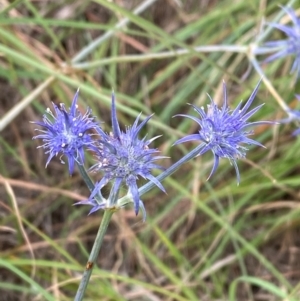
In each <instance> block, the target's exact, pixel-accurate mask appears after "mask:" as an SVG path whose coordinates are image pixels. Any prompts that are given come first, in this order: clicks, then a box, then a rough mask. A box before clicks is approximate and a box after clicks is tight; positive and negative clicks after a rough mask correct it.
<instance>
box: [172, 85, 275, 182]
mask: <svg viewBox="0 0 300 301" xmlns="http://www.w3.org/2000/svg"><path fill="white" fill-rule="evenodd" d="M258 88H259V83H258V85H257V86H256V88H255V89H254V91H253V92H252V94H251V95H250V97H249V99H248V101H247V102H246V104H245V105H244V107H243V108H242V102H240V103H239V104H238V106H237V107H236V108H235V109H234V110H233V111H232V110H230V108H229V107H228V102H227V92H226V85H225V83H223V91H224V100H223V106H222V107H221V108H219V107H218V106H217V105H216V104H215V102H214V101H213V99H212V98H211V97H210V96H209V98H210V104H209V105H208V106H207V110H206V111H205V110H204V108H203V107H201V108H198V107H196V106H194V105H192V107H193V108H194V110H195V111H196V112H197V113H198V114H199V116H200V118H198V117H194V116H191V115H185V114H180V115H177V116H183V117H187V118H190V119H192V120H194V121H195V122H196V123H198V125H199V127H200V129H199V131H198V133H196V134H191V135H188V136H185V137H183V138H181V139H179V140H178V141H176V143H175V144H179V143H184V142H189V141H200V142H201V143H202V144H201V145H202V148H201V150H200V152H199V153H198V156H200V155H202V154H204V153H206V152H207V151H212V153H213V155H214V163H213V167H212V170H211V172H210V175H209V177H208V179H209V178H210V177H211V176H212V174H213V173H214V172H215V171H216V170H217V168H218V165H219V161H220V158H227V159H228V160H229V161H230V163H231V164H232V165H233V166H234V168H235V171H236V175H237V182H238V183H239V182H240V174H239V169H238V166H237V163H236V161H237V159H240V158H245V157H246V152H247V150H248V149H247V148H246V147H245V146H243V145H242V144H248V145H251V144H253V145H258V146H262V147H263V145H262V144H260V143H259V142H257V141H255V140H253V139H250V138H248V136H249V135H252V134H253V130H250V129H249V128H250V127H253V126H257V125H260V124H272V123H273V122H269V121H259V122H248V119H249V118H250V117H251V116H252V115H254V114H255V113H256V112H257V111H258V110H259V109H260V108H261V107H262V106H263V104H261V105H259V106H257V107H256V108H254V109H252V110H250V111H249V112H247V111H248V109H249V107H250V106H251V104H252V102H253V100H254V98H255V96H256V93H257V91H258Z"/></svg>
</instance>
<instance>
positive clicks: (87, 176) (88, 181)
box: [77, 163, 95, 192]
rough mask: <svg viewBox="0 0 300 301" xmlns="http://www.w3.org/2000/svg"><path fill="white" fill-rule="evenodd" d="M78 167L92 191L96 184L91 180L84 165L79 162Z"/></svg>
mask: <svg viewBox="0 0 300 301" xmlns="http://www.w3.org/2000/svg"><path fill="white" fill-rule="evenodd" d="M77 167H78V169H79V172H80V174H81V176H82V178H83V180H84V182H85V184H86V186H87V187H88V189H89V190H90V192H92V191H93V190H94V188H95V185H94V183H93V181H92V180H91V178H90V176H89V175H88V173H87V172H86V170H85V168H84V166H83V165H81V164H78V163H77Z"/></svg>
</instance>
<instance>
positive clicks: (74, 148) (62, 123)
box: [33, 90, 102, 175]
mask: <svg viewBox="0 0 300 301" xmlns="http://www.w3.org/2000/svg"><path fill="white" fill-rule="evenodd" d="M78 94H79V90H78V91H77V92H76V94H75V96H74V98H73V101H72V104H71V108H70V109H69V111H67V110H66V108H65V106H64V104H60V105H56V104H54V103H52V104H53V108H54V112H55V114H53V113H52V111H51V110H50V109H49V108H48V109H47V110H46V114H44V116H43V121H42V122H40V121H35V122H33V123H34V124H37V125H39V126H41V127H42V128H43V129H37V131H39V132H41V133H40V134H39V135H37V136H35V137H33V139H42V140H43V142H44V144H43V145H41V146H39V148H40V147H42V148H43V149H45V153H46V154H48V159H47V162H46V167H47V166H48V164H49V162H50V161H51V159H52V158H53V157H54V156H57V155H58V154H61V158H60V159H61V163H63V164H64V161H63V160H62V157H63V156H66V157H67V159H68V164H69V174H70V175H72V174H73V172H74V166H75V162H77V163H78V164H84V150H85V149H89V150H92V151H97V147H96V141H95V140H94V139H93V138H92V136H93V133H92V131H93V130H97V132H99V131H100V132H102V130H101V129H100V127H99V125H98V123H97V122H96V121H95V117H93V116H92V115H91V110H90V109H89V108H88V109H87V111H86V113H85V114H82V113H81V112H80V111H79V110H78V106H77V100H78Z"/></svg>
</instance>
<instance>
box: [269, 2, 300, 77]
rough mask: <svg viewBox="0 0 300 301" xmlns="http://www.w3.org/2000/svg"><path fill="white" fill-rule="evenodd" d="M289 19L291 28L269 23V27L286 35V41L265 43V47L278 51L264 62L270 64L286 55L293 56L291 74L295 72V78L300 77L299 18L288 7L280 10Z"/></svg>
mask: <svg viewBox="0 0 300 301" xmlns="http://www.w3.org/2000/svg"><path fill="white" fill-rule="evenodd" d="M282 9H283V10H284V11H285V12H286V13H287V14H288V15H289V16H290V18H291V20H292V22H293V26H286V25H281V24H277V23H271V24H270V26H272V27H274V28H277V29H279V30H281V31H282V32H283V33H285V34H286V36H287V39H285V40H279V41H269V42H266V43H265V46H266V47H271V48H273V47H274V48H276V49H277V48H279V50H278V51H277V52H276V53H274V54H272V55H271V56H269V57H268V58H267V59H266V60H265V62H266V63H268V62H271V61H274V60H276V59H278V58H281V57H286V56H288V55H294V56H295V61H294V63H293V65H292V69H291V72H294V71H296V72H297V76H298V77H299V76H300V18H297V15H296V14H295V12H294V11H293V9H291V8H289V7H283V8H282Z"/></svg>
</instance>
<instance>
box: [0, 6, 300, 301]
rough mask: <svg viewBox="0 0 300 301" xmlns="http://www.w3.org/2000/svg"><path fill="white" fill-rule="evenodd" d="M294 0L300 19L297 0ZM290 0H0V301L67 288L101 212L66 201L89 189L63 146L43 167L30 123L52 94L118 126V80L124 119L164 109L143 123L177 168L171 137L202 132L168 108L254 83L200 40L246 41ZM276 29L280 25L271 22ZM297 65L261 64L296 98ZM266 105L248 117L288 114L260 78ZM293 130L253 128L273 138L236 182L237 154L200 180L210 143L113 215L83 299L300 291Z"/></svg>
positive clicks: (238, 61) (72, 286)
mask: <svg viewBox="0 0 300 301" xmlns="http://www.w3.org/2000/svg"><path fill="white" fill-rule="evenodd" d="M292 2H293V7H294V8H295V9H297V8H298V11H297V12H298V16H299V7H300V2H299V0H297V1H292ZM287 3H288V2H287V1H284V0H282V1H277V0H272V1H266V0H253V1H243V0H236V1H232V0H222V1H217V0H215V1H214V0H211V1H207V0H143V1H142V0H114V1H107V0H94V1H79V0H75V1H69V0H64V1H50V0H49V1H46V0H44V1H33V0H31V1H30V0H16V1H7V0H1V1H0V24H1V26H0V65H1V68H0V89H1V93H0V117H1V119H0V131H1V136H0V207H1V209H0V217H1V219H0V292H1V293H0V300H3V301H14V300H35V301H38V300H56V301H58V300H61V301H64V300H72V299H73V297H74V295H75V292H76V290H77V287H78V283H79V280H80V278H81V275H82V272H83V270H84V266H85V263H86V260H87V257H88V254H89V251H90V250H91V247H92V244H93V241H94V238H95V234H96V232H97V229H98V226H99V223H100V221H101V216H102V212H97V213H95V214H92V215H90V216H87V213H88V210H89V208H87V207H85V206H82V207H74V206H72V205H73V204H74V203H75V202H77V201H79V200H84V199H86V198H87V196H88V195H89V192H88V190H87V188H86V187H85V185H84V183H83V181H82V179H81V178H80V176H79V173H77V172H76V173H75V174H74V175H73V176H72V177H70V176H69V175H68V169H67V167H66V166H64V165H62V164H61V163H60V159H59V156H58V157H57V158H54V159H53V160H52V161H51V163H50V164H49V166H48V168H47V169H45V162H46V155H44V153H43V150H42V149H37V147H38V146H39V145H40V144H41V141H36V140H34V141H32V137H33V136H34V135H35V131H34V129H35V127H36V126H34V125H33V124H30V123H29V121H36V120H41V119H42V114H43V113H44V111H45V109H46V108H47V107H51V101H52V102H55V103H61V102H63V103H65V104H66V106H67V107H69V105H70V103H71V100H72V97H73V95H74V94H75V91H76V90H77V88H78V87H79V88H80V101H79V105H80V110H82V111H83V112H84V111H85V110H86V107H87V106H89V107H91V108H92V110H93V114H94V115H96V116H98V117H99V120H100V121H103V122H104V123H103V127H104V128H105V129H106V130H107V131H109V128H110V117H109V115H110V97H111V91H112V89H114V90H115V92H116V96H117V100H118V110H119V112H118V116H119V120H120V123H121V124H123V125H124V126H125V125H130V124H132V122H133V120H134V119H135V118H136V116H137V114H138V113H139V112H141V111H142V112H143V114H145V115H149V114H151V113H155V116H154V117H153V118H152V120H151V122H149V124H148V127H147V135H148V137H153V136H156V135H163V136H162V137H161V138H160V139H158V140H156V142H155V145H154V146H155V147H157V148H158V149H159V150H160V151H161V153H162V154H164V155H166V156H169V157H170V159H167V160H164V161H162V162H161V164H162V165H164V166H165V167H168V166H170V165H171V164H172V162H175V161H176V160H178V159H180V158H181V157H182V156H183V155H184V154H185V153H187V152H188V151H189V150H191V149H192V148H193V147H195V144H194V143H186V144H184V145H180V146H176V147H172V144H173V143H174V142H175V141H176V140H177V139H178V138H180V137H182V135H185V134H187V133H193V132H195V131H196V130H197V124H196V123H195V122H193V121H191V120H189V119H184V118H180V117H177V118H171V117H172V116H173V115H176V114H180V113H189V114H195V113H194V112H193V111H192V110H191V108H190V106H188V105H187V103H193V104H195V105H197V106H206V104H207V103H208V102H209V99H208V96H207V93H209V94H210V95H211V96H212V97H213V98H214V100H215V101H216V102H218V103H220V104H221V103H222V99H223V95H222V81H223V80H225V82H226V84H227V88H228V97H229V103H230V106H232V107H234V106H236V105H237V103H239V102H240V100H247V98H248V97H249V95H250V93H251V92H252V90H253V89H254V87H255V85H256V84H257V82H258V81H259V79H260V75H258V74H257V72H256V71H255V70H254V69H253V68H252V67H251V64H250V63H249V60H248V58H247V56H246V55H245V54H243V53H240V54H239V53H230V52H221V51H220V52H214V53H199V52H197V51H195V50H193V47H197V46H205V45H212V44H213V45H218V44H228V45H236V44H238V45H249V44H250V43H252V42H254V41H255V38H256V37H257V36H258V35H259V33H260V31H261V30H262V29H263V28H266V27H263V24H264V21H272V20H273V19H274V18H276V16H277V15H278V13H280V11H281V9H280V7H279V6H278V5H279V4H281V5H287ZM136 8H138V12H136V13H134V11H135V10H136ZM124 20H125V21H124ZM126 20H127V21H126ZM282 20H283V21H282V22H286V23H287V22H289V18H288V17H285V18H283V19H282ZM270 38H272V39H273V40H274V39H279V38H284V36H282V35H281V34H280V32H278V31H276V30H275V31H274V32H272V33H271V35H270ZM176 49H187V50H188V51H187V53H186V54H184V55H179V54H176V53H175V52H174V50H176ZM163 51H164V52H166V53H165V54H162V52H163ZM153 54H155V55H153ZM262 59H263V57H262V58H259V60H262ZM291 63H292V59H286V60H284V59H282V60H278V61H275V62H273V63H270V64H269V65H263V66H262V67H263V69H264V71H265V73H266V76H267V78H268V79H269V80H270V82H271V83H272V84H273V86H274V89H275V91H276V92H277V93H278V95H280V96H281V97H282V98H283V99H284V100H285V102H286V103H287V104H288V105H289V106H290V107H291V108H297V106H298V108H299V105H298V102H297V100H296V98H295V94H296V93H300V85H299V83H297V82H295V77H294V76H293V75H291V74H290V73H289V70H290V67H291ZM261 103H265V105H264V107H263V108H262V109H261V110H260V111H259V112H258V113H257V114H256V115H255V116H254V117H253V118H252V120H251V121H258V120H280V119H282V118H286V113H285V112H284V111H283V110H282V109H281V108H280V107H279V105H278V103H277V102H276V99H275V97H274V92H272V91H271V90H270V87H268V86H266V85H265V84H264V83H262V84H261V87H260V90H259V93H258V95H257V97H256V100H255V102H254V104H253V106H257V105H259V104H261ZM295 129H297V124H285V125H280V126H260V127H257V128H256V130H255V135H254V136H253V138H254V139H256V140H258V141H260V142H261V143H262V144H264V145H265V146H266V149H263V148H258V147H251V149H250V150H249V152H248V157H247V159H246V160H240V161H239V162H238V164H239V168H240V172H241V183H240V185H237V183H236V175H235V171H234V168H233V167H232V166H231V165H230V164H229V161H228V160H221V164H220V167H219V169H218V170H217V172H216V173H215V174H214V175H213V177H212V178H211V179H210V180H209V181H206V179H207V176H208V175H209V173H210V170H211V167H212V162H213V161H212V159H213V158H212V154H211V153H207V154H205V155H204V156H201V157H199V158H197V159H196V160H193V161H191V162H189V163H187V164H185V165H184V166H183V167H182V168H181V169H180V170H178V171H177V172H176V173H175V174H174V175H173V176H172V177H171V178H168V179H166V180H165V181H164V182H163V185H164V187H165V188H166V190H167V192H168V194H164V193H162V192H161V191H159V190H158V189H154V190H152V191H151V192H149V193H147V194H146V195H144V196H143V200H144V203H145V207H146V210H147V214H148V218H147V221H146V222H145V223H143V222H142V218H141V216H140V215H139V216H138V217H136V216H135V214H134V210H133V209H132V208H126V209H124V210H120V211H119V212H117V213H116V214H114V217H113V220H112V222H111V224H110V226H109V229H108V233H107V235H106V237H105V242H104V245H103V247H102V249H101V252H100V256H99V259H98V268H95V269H94V272H93V276H92V279H91V281H90V284H89V286H88V290H87V292H86V297H85V300H93V301H94V300H116V301H119V300H141V301H144V300H145V301H148V300H149V301H157V300H180V301H191V300H206V301H217V300H219V301H220V300H222V301H224V300H239V301H240V300H242V301H243V300H257V301H264V300H268V301H273V300H300V260H299V258H300V236H299V234H300V231H299V230H300V218H299V214H300V194H299V184H300V178H299V170H300V169H299V166H298V161H299V160H298V157H299V147H300V139H299V138H297V137H294V136H292V132H293V131H294V130H295ZM144 134H146V131H145V132H144ZM92 164H94V158H93V156H92V155H89V156H88V160H87V162H86V165H87V166H91V165H92ZM92 177H93V179H94V180H95V181H96V180H98V179H99V178H100V177H101V175H100V174H93V175H92ZM140 183H143V181H142V180H141V182H140Z"/></svg>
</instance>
